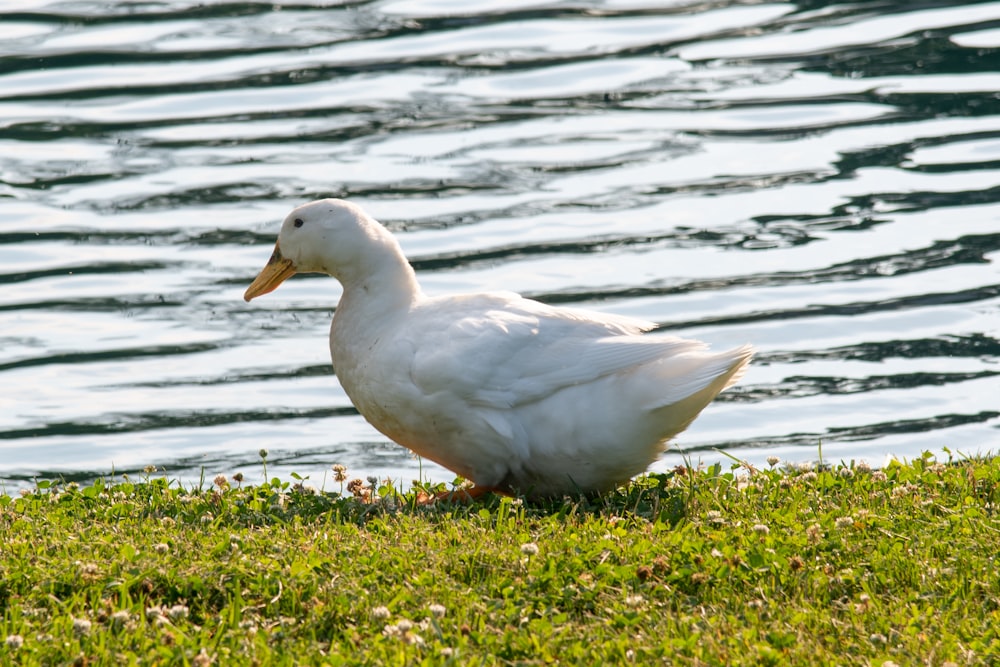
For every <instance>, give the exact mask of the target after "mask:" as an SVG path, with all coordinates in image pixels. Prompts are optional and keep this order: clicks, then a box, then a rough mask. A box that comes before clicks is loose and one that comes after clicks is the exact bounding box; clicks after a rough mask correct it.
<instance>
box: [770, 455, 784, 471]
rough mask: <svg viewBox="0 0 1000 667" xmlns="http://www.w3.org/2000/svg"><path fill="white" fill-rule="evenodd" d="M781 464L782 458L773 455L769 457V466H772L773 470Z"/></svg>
mask: <svg viewBox="0 0 1000 667" xmlns="http://www.w3.org/2000/svg"><path fill="white" fill-rule="evenodd" d="M779 463H781V458H779V457H777V456H773V455H772V456H768V457H767V465H769V466H771V467H772V468H773V467H774V466H776V465H778V464H779Z"/></svg>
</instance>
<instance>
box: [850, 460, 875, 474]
mask: <svg viewBox="0 0 1000 667" xmlns="http://www.w3.org/2000/svg"><path fill="white" fill-rule="evenodd" d="M871 471H872V466H871V464H870V463H868V461H858V462H857V463H855V464H854V472H871Z"/></svg>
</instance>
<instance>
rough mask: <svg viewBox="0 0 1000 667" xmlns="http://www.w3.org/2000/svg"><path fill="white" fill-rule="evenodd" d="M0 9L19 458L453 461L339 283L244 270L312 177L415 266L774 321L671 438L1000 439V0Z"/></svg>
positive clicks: (172, 470)
mask: <svg viewBox="0 0 1000 667" xmlns="http://www.w3.org/2000/svg"><path fill="white" fill-rule="evenodd" d="M472 6H474V7H475V9H469V7H472ZM0 33H2V34H3V38H2V40H0V260H2V268H0V283H2V285H3V288H4V289H3V291H2V293H0V483H2V485H3V486H2V487H0V488H2V489H5V490H7V491H8V492H9V491H11V490H13V489H16V488H18V487H19V486H22V485H25V484H29V483H30V481H31V480H32V479H34V478H36V477H37V478H52V477H55V476H62V477H65V478H67V479H88V478H90V477H92V476H95V475H103V474H108V473H110V472H112V471H114V472H116V473H122V472H126V473H130V474H136V473H138V472H139V471H141V470H142V468H143V467H144V466H147V465H155V466H158V467H159V468H162V469H164V470H165V471H166V474H167V475H169V476H170V477H172V478H177V479H180V480H182V481H185V482H192V481H193V480H196V479H197V478H198V477H199V475H200V474H202V472H204V474H206V475H208V476H212V475H215V474H217V473H225V474H231V473H234V472H237V471H243V472H244V473H245V474H246V475H247V478H248V479H250V480H254V479H260V473H261V468H260V465H259V458H258V450H259V449H261V448H262V447H263V448H267V449H269V450H270V456H269V458H268V471H269V473H270V472H274V473H277V474H280V475H283V476H285V477H286V478H287V477H288V476H289V475H290V474H291V473H292V472H296V473H298V474H300V475H302V476H306V475H308V476H309V477H310V478H311V481H313V482H316V483H317V484H321V483H323V480H324V471H325V470H328V469H329V466H330V464H333V463H342V464H346V465H347V466H348V467H349V468H350V470H351V472H354V473H355V474H359V475H365V474H379V475H390V476H393V477H395V478H397V479H399V480H401V481H404V482H406V483H408V482H409V480H411V479H413V478H415V477H416V476H417V475H418V474H421V475H423V476H424V477H428V478H430V479H433V480H449V479H451V474H450V473H447V472H446V471H443V470H442V469H440V468H437V467H435V466H433V465H432V464H429V463H426V462H425V463H423V464H421V463H420V462H418V461H416V460H414V459H412V458H411V457H410V456H409V455H408V453H407V452H406V451H405V450H402V449H401V448H399V447H397V446H395V445H392V444H391V443H389V442H388V441H387V440H385V439H384V438H383V437H381V436H380V435H379V434H378V433H377V432H375V431H374V430H373V429H371V428H370V427H369V426H368V425H367V424H366V423H365V422H364V421H363V420H362V419H361V418H360V417H359V416H358V415H357V414H356V413H355V412H354V410H353V408H352V407H351V405H350V402H349V401H348V400H347V397H346V396H345V395H344V393H343V391H342V390H341V389H340V388H339V386H338V384H337V381H336V378H335V377H334V376H333V375H332V374H331V372H330V369H329V360H328V354H329V353H328V351H327V344H326V335H327V328H328V326H329V320H330V317H331V313H332V308H333V306H334V305H335V304H336V301H337V298H338V295H339V286H338V285H337V284H336V283H335V281H333V280H331V279H327V278H322V277H310V276H299V277H296V278H294V279H292V280H291V281H289V282H288V283H286V284H285V285H284V286H282V288H281V289H280V290H279V291H278V292H276V293H275V294H272V295H268V296H267V297H264V298H262V299H259V300H256V301H254V302H253V303H252V304H249V305H248V304H245V303H244V302H243V300H242V299H241V295H242V291H243V289H244V288H245V287H246V285H247V284H248V282H249V281H250V280H251V279H252V278H253V276H254V275H256V272H257V270H258V269H259V268H260V267H261V266H262V265H263V263H264V261H265V260H266V259H267V257H268V254H269V253H270V249H271V245H272V243H273V241H274V236H275V234H276V232H277V226H278V221H279V220H280V219H281V218H282V217H283V216H284V215H285V213H286V212H287V211H288V210H289V209H290V208H291V207H293V206H295V205H297V204H299V203H302V202H304V201H307V200H309V199H314V198H318V197H324V196H341V197H349V198H351V199H353V200H355V201H357V202H359V203H360V204H362V205H363V206H365V207H366V208H367V209H368V210H369V211H371V212H372V213H373V214H374V215H375V216H376V217H377V218H379V219H380V220H382V221H383V222H385V223H386V224H387V225H388V226H390V228H391V229H393V230H394V231H395V232H396V233H397V234H398V236H399V238H400V241H401V243H402V244H403V246H404V249H405V250H406V251H407V254H408V255H409V256H410V257H411V258H412V259H413V261H414V264H415V266H416V267H417V269H418V272H419V275H420V278H421V280H422V282H423V283H424V285H425V288H426V289H427V291H428V292H431V293H435V294H437V293H446V292H455V291H481V290H494V289H513V290H517V291H520V292H522V293H525V294H527V295H530V296H532V297H535V298H538V299H541V300H543V301H547V302H551V303H561V304H573V305H575V306H580V307H587V308H593V309H598V310H604V311H608V312H615V313H622V314H628V315H634V316H639V317H643V318H647V319H651V320H654V321H656V322H658V323H660V324H661V328H662V330H664V331H669V332H671V333H675V334H680V335H685V336H694V337H698V338H702V339H704V340H706V341H708V342H709V343H711V344H712V345H713V346H719V347H725V346H732V345H736V344H740V343H743V342H747V341H749V342H752V343H754V344H755V345H756V346H757V347H758V348H759V350H760V354H759V357H758V360H757V362H756V363H755V365H754V366H753V369H752V371H751V372H750V373H749V374H748V375H747V376H746V378H745V380H744V381H743V382H742V384H741V385H740V387H739V389H737V390H735V391H732V392H730V393H727V394H724V395H723V396H722V397H721V398H720V399H719V401H717V402H716V403H715V404H714V405H712V406H711V407H710V408H709V409H708V410H706V411H705V413H704V414H703V415H702V416H701V418H700V419H699V420H698V421H697V422H696V423H695V425H694V426H693V427H692V428H691V429H689V430H688V431H687V432H686V433H684V434H682V436H681V437H679V438H678V439H677V441H676V443H675V445H676V446H675V448H674V449H673V450H672V451H671V453H670V454H669V455H668V456H666V457H665V458H664V459H663V461H661V462H660V463H659V464H658V467H659V468H660V469H663V468H666V467H668V466H671V465H674V464H676V463H677V462H678V461H680V460H681V452H683V453H685V454H686V455H688V456H690V457H692V458H693V459H694V460H699V459H700V460H704V461H715V460H720V459H721V460H724V459H723V457H722V455H721V454H719V453H718V452H717V451H716V449H722V450H725V451H727V452H729V453H731V454H732V455H734V456H738V457H743V458H747V459H749V460H751V461H754V462H757V463H761V462H762V461H763V459H764V458H765V457H767V456H769V455H778V456H780V457H782V458H783V459H785V460H789V461H801V460H810V459H815V458H816V457H817V456H818V454H819V446H820V443H822V453H823V456H824V457H826V458H828V459H833V460H845V461H846V460H850V459H859V460H860V459H864V460H867V461H869V462H872V463H875V464H880V463H881V462H882V461H883V460H884V457H885V456H887V455H894V456H898V457H913V456H917V455H919V454H920V452H921V451H923V450H931V451H934V452H937V453H941V452H942V450H943V448H946V447H947V448H949V449H950V450H951V451H953V452H963V453H975V452H981V451H989V450H997V449H1000V377H998V374H1000V341H998V336H1000V270H998V260H1000V96H998V94H997V91H998V90H1000V73H998V67H997V65H998V64H1000V3H998V2H992V3H968V4H961V5H956V3H952V2H901V1H900V2H879V3H876V2H861V3H850V4H829V3H821V2H809V1H804V2H801V3H767V2H761V3H749V2H726V1H718V2H693V1H684V0H681V1H673V2H648V1H643V0H607V1H606V2H600V1H598V0H581V1H580V2H548V3H547V2H544V1H541V0H539V1H531V0H526V1H522V2H510V1H506V0H505V1H504V2H480V3H475V4H474V5H473V4H471V3H466V2H458V1H451V2H448V1H445V0H437V1H434V0H426V1H424V0H400V1H395V2H393V1H389V0H387V1H383V2H356V3H329V2H316V1H312V0H304V1H300V2H297V3H295V4H289V5H284V6H282V5H277V4H272V3H262V4H257V3H231V2H204V1H199V2H197V3H195V2H191V3H185V2H169V3H168V2H145V3H134V2H125V1H123V0H118V1H117V2H116V1H113V0H110V1H107V2H100V3H95V2H74V1H68V2H47V1H43V0H6V1H5V2H4V4H3V8H2V9H0ZM421 465H422V468H421V467H420V466H421ZM326 484H327V487H328V488H329V487H330V481H329V480H327V481H326Z"/></svg>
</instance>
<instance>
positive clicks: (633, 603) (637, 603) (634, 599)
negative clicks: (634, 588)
mask: <svg viewBox="0 0 1000 667" xmlns="http://www.w3.org/2000/svg"><path fill="white" fill-rule="evenodd" d="M645 601H646V598H644V597H642V596H641V595H638V594H636V595H629V596H628V597H626V598H625V604H626V605H627V606H629V607H641V606H642V603H643V602H645Z"/></svg>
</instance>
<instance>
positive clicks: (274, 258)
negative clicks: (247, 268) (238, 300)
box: [243, 243, 295, 301]
mask: <svg viewBox="0 0 1000 667" xmlns="http://www.w3.org/2000/svg"><path fill="white" fill-rule="evenodd" d="M294 273H295V265H294V264H292V260H290V259H285V258H284V257H282V256H281V247H280V246H278V244H277V243H275V244H274V252H273V253H271V259H269V260H267V264H266V265H265V266H264V268H263V269H261V271H260V273H258V274H257V277H256V278H254V280H253V282H252V283H250V287H248V288H247V291H246V292H244V293H243V300H244V301H249V300H250V299H252V298H254V297H258V296H260V295H261V294H267V293H268V292H273V291H274V290H276V289H277V288H278V285H280V284H281V283H283V282H285V279H286V278H289V277H290V276H291V275H292V274H294Z"/></svg>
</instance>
